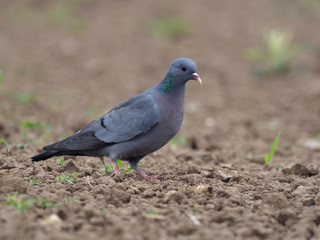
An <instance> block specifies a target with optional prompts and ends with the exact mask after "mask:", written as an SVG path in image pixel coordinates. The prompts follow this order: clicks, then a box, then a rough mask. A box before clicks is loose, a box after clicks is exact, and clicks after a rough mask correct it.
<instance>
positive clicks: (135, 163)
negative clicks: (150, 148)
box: [129, 161, 162, 179]
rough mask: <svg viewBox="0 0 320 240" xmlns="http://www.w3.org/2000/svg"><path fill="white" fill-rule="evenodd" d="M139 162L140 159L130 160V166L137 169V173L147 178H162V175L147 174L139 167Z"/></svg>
mask: <svg viewBox="0 0 320 240" xmlns="http://www.w3.org/2000/svg"><path fill="white" fill-rule="evenodd" d="M138 162H139V161H129V163H130V166H131V167H132V168H133V169H134V170H136V171H137V173H139V175H140V176H141V177H143V178H145V179H160V178H162V175H158V176H148V175H147V174H145V172H143V171H142V170H141V169H140V168H139V167H138Z"/></svg>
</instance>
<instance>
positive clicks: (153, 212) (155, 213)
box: [146, 208, 158, 216]
mask: <svg viewBox="0 0 320 240" xmlns="http://www.w3.org/2000/svg"><path fill="white" fill-rule="evenodd" d="M146 211H147V214H148V215H151V216H157V215H158V213H157V212H155V211H151V210H150V209H149V208H147V210H146Z"/></svg>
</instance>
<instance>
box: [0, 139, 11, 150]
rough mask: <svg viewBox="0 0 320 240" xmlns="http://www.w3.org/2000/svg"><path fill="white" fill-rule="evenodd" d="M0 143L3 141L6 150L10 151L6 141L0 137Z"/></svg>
mask: <svg viewBox="0 0 320 240" xmlns="http://www.w3.org/2000/svg"><path fill="white" fill-rule="evenodd" d="M0 143H3V144H5V145H6V147H7V150H8V152H10V148H9V144H8V143H7V141H6V140H3V139H0Z"/></svg>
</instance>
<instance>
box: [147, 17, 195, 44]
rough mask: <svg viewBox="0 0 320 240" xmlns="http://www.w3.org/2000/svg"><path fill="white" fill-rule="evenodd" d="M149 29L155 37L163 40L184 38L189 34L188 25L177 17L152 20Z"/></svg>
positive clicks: (189, 28)
mask: <svg viewBox="0 0 320 240" xmlns="http://www.w3.org/2000/svg"><path fill="white" fill-rule="evenodd" d="M149 28H150V30H151V31H152V32H153V33H154V34H155V35H156V36H158V37H160V38H163V39H171V38H174V37H177V36H184V35H187V34H189V33H190V32H191V26H190V23H189V22H188V21H187V20H186V19H184V18H179V17H175V18H166V19H156V20H153V21H151V22H150V24H149Z"/></svg>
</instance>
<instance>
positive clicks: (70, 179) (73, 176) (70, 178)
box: [56, 172, 78, 183]
mask: <svg viewBox="0 0 320 240" xmlns="http://www.w3.org/2000/svg"><path fill="white" fill-rule="evenodd" d="M77 176H78V173H77V172H73V173H69V174H68V175H67V176H65V175H61V176H57V177H56V182H58V183H59V182H61V181H66V182H68V183H73V181H74V180H75V179H77Z"/></svg>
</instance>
